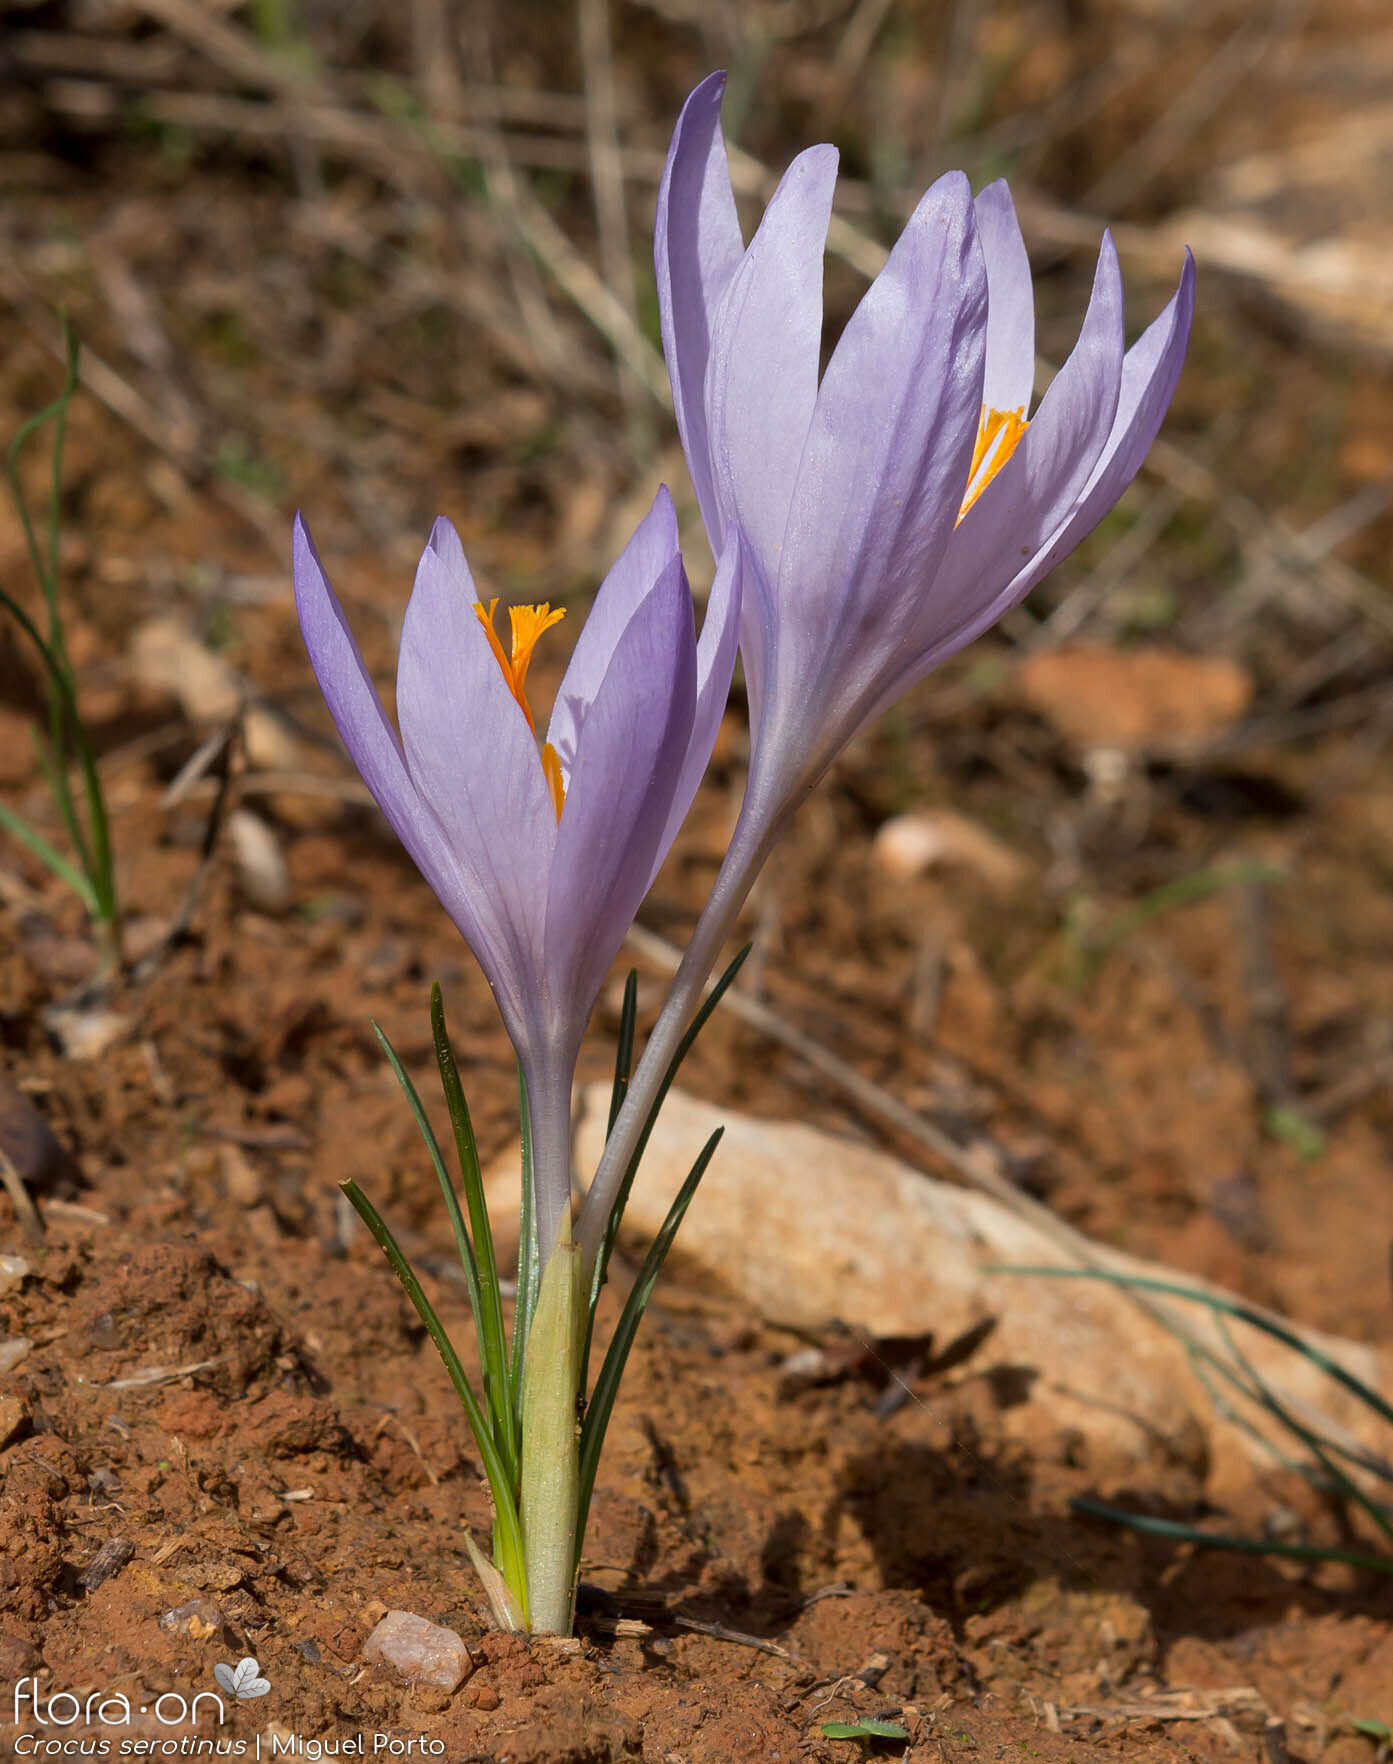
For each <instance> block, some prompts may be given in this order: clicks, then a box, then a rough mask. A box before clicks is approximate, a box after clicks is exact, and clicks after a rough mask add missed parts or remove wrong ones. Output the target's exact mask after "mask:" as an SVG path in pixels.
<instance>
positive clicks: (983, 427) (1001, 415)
mask: <svg viewBox="0 0 1393 1764" xmlns="http://www.w3.org/2000/svg"><path fill="white" fill-rule="evenodd" d="M1029 427H1030V424H1029V423H1028V422H1027V421H1026V415H1025V406H1024V405H1022V406H1021V408H1020V409H1019V410H988V409H987V407H986V405H985V404H984V405H983V406H982V415H981V419H980V420H979V422H978V424H977V445H976V446H975V447H974V448H973V449H972V465H971V467H970V468H969V470H968V474H967V494H966V495H965V496H964V497H963V502H962V507H961V508H960V509H959V510H958V519H959V520H961V519H962V518H963V516H964V515H965V514H966V513H967V511H968V509H970V508H971V507H972V505H973V503H974V502H976V500H977V498H978V497H979V496H980V495H981V494H982V492H983V491H984V490H985V489H986V487H987V485H988V484H990V483H991V481H992V479H993V478H994V477H995V476H996V474H997V473H998V472H999V471H1000V470H1001V468H1002V466H1004V465H1005V464H1006V461H1007V460H1008V459H1010V457H1011V455H1012V454H1013V453H1014V452H1015V451H1016V448H1017V447H1018V446H1019V445H1020V439H1021V436H1022V435H1024V433H1025V432H1026V430H1027V429H1028V428H1029Z"/></svg>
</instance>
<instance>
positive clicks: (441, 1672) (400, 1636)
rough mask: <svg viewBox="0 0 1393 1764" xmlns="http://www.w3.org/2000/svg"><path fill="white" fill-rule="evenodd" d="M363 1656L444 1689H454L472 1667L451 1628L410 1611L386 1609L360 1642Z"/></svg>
mask: <svg viewBox="0 0 1393 1764" xmlns="http://www.w3.org/2000/svg"><path fill="white" fill-rule="evenodd" d="M363 1658H364V1659H365V1660H367V1661H369V1662H370V1663H375V1662H381V1664H382V1665H384V1666H390V1667H392V1668H393V1670H394V1671H396V1672H397V1673H399V1674H400V1675H401V1677H403V1678H409V1679H412V1680H413V1681H415V1682H418V1683H422V1684H434V1685H438V1686H439V1687H440V1689H441V1690H443V1691H446V1692H451V1691H456V1690H458V1689H459V1687H460V1686H461V1685H462V1684H463V1683H464V1681H465V1679H466V1678H468V1677H469V1674H470V1673H471V1672H472V1671H473V1670H474V1661H473V1659H472V1657H471V1656H470V1652H469V1649H468V1648H467V1647H466V1646H465V1645H464V1642H463V1641H462V1640H461V1639H460V1637H459V1636H457V1635H456V1634H455V1632H454V1630H453V1629H444V1628H442V1627H441V1625H440V1624H438V1623H428V1622H427V1621H426V1619H425V1618H424V1617H418V1616H416V1614H415V1612H413V1611H389V1612H388V1613H387V1615H386V1616H385V1617H384V1618H383V1619H382V1621H381V1622H380V1623H379V1624H378V1625H377V1628H376V1629H374V1630H373V1632H372V1634H371V1635H370V1636H369V1637H368V1639H367V1640H366V1641H365V1642H364V1643H363Z"/></svg>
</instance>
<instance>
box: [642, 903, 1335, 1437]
mask: <svg viewBox="0 0 1393 1764" xmlns="http://www.w3.org/2000/svg"><path fill="white" fill-rule="evenodd" d="M625 941H626V943H627V944H628V946H629V948H631V949H633V950H635V951H636V952H637V953H638V954H639V955H641V956H643V957H644V959H645V960H647V961H649V962H651V963H653V965H654V966H655V967H658V968H660V969H662V970H663V971H664V972H666V973H675V972H676V970H677V967H678V965H679V963H680V962H681V959H682V955H681V951H680V950H678V949H677V948H675V947H674V945H672V944H670V943H669V942H668V941H667V939H666V938H663V937H659V936H658V935H657V934H656V933H655V932H652V931H649V930H647V929H646V928H645V927H644V926H642V925H633V926H632V927H631V928H630V930H629V934H628V937H627V938H626V939H625ZM720 1008H721V1009H723V1010H728V1011H729V1012H730V1013H731V1014H732V1016H735V1017H738V1018H739V1019H740V1020H741V1021H742V1022H744V1023H748V1024H749V1025H750V1026H751V1027H752V1028H754V1029H757V1030H759V1032H760V1033H761V1034H763V1035H767V1036H769V1037H770V1039H771V1040H773V1041H777V1042H779V1043H780V1044H781V1045H782V1046H784V1047H786V1048H788V1049H789V1051H790V1052H791V1053H793V1054H795V1055H796V1056H797V1057H798V1058H799V1059H801V1060H802V1061H803V1062H804V1064H805V1065H807V1066H809V1067H811V1069H812V1070H813V1071H814V1072H817V1073H818V1074H819V1075H820V1076H822V1077H824V1078H826V1079H828V1080H829V1081H830V1082H831V1083H832V1084H835V1085H836V1086H837V1088H838V1089H839V1090H841V1091H843V1092H844V1093H845V1094H846V1095H847V1096H849V1097H850V1098H851V1099H852V1101H853V1102H854V1103H855V1104H856V1106H857V1107H858V1108H859V1109H861V1110H863V1111H864V1112H865V1113H866V1114H868V1115H870V1116H871V1117H873V1118H875V1119H878V1120H880V1121H883V1122H884V1123H885V1124H886V1125H887V1126H889V1127H891V1128H893V1129H894V1130H895V1131H896V1132H898V1133H903V1134H904V1135H905V1136H906V1138H909V1139H912V1140H915V1141H916V1142H917V1143H918V1144H919V1145H921V1146H923V1147H924V1149H925V1150H926V1151H927V1152H929V1153H930V1154H931V1155H932V1156H933V1157H936V1158H938V1159H940V1160H941V1161H942V1162H943V1163H945V1164H947V1165H948V1166H949V1167H950V1168H951V1169H953V1170H956V1171H957V1172H958V1174H959V1175H961V1176H963V1177H965V1178H966V1179H967V1181H968V1182H969V1183H970V1184H971V1185H972V1186H973V1187H974V1188H978V1189H981V1190H982V1191H983V1192H984V1193H986V1194H987V1195H989V1196H990V1197H991V1198H992V1199H993V1200H994V1201H996V1202H998V1204H999V1205H1001V1206H1003V1207H1005V1208H1006V1209H1007V1210H1008V1211H1009V1212H1012V1213H1014V1214H1015V1215H1016V1216H1017V1217H1018V1218H1022V1219H1025V1220H1026V1221H1027V1222H1028V1223H1029V1224H1031V1225H1033V1226H1035V1228H1036V1229H1037V1230H1038V1231H1039V1232H1040V1234H1041V1235H1042V1236H1043V1237H1045V1238H1047V1239H1048V1240H1049V1241H1050V1242H1051V1243H1053V1244H1054V1245H1055V1246H1056V1247H1057V1248H1059V1249H1062V1250H1063V1251H1064V1252H1065V1253H1066V1254H1067V1255H1069V1256H1071V1257H1072V1258H1073V1259H1074V1260H1075V1261H1076V1262H1077V1263H1079V1264H1080V1265H1081V1266H1082V1267H1085V1268H1090V1269H1094V1270H1098V1271H1101V1272H1104V1273H1112V1272H1117V1262H1118V1258H1117V1257H1116V1256H1114V1255H1112V1254H1111V1253H1110V1252H1109V1251H1108V1250H1107V1249H1106V1247H1105V1246H1104V1245H1102V1244H1097V1243H1094V1242H1093V1240H1092V1239H1091V1238H1088V1237H1085V1236H1084V1235H1083V1233H1082V1232H1080V1231H1076V1230H1075V1229H1074V1228H1073V1226H1072V1225H1069V1224H1067V1223H1066V1222H1065V1221H1064V1220H1063V1219H1061V1218H1059V1217H1058V1216H1057V1215H1056V1214H1054V1213H1052V1212H1051V1211H1050V1209H1049V1208H1048V1207H1046V1206H1044V1205H1043V1204H1042V1203H1041V1202H1039V1201H1037V1200H1035V1199H1034V1198H1033V1197H1032V1196H1030V1195H1028V1194H1026V1193H1024V1192H1023V1191H1022V1190H1021V1189H1019V1188H1017V1187H1016V1185H1015V1184H1014V1183H1013V1182H1012V1181H1011V1180H1010V1179H1009V1177H1007V1176H1005V1175H1004V1174H1003V1173H1002V1167H1003V1164H1004V1162H1005V1160H1004V1158H1003V1155H1002V1153H1001V1151H1000V1150H999V1149H998V1147H997V1146H995V1145H994V1144H993V1143H992V1142H991V1141H990V1140H988V1139H986V1138H979V1139H978V1140H976V1141H975V1142H974V1144H973V1145H971V1146H970V1147H963V1146H960V1145H959V1144H958V1143H957V1141H956V1140H954V1139H951V1138H950V1137H949V1136H948V1134H946V1133H944V1132H943V1131H942V1129H941V1128H938V1127H935V1126H934V1124H933V1122H932V1121H928V1120H925V1118H924V1117H923V1116H922V1115H920V1114H918V1113H916V1112H915V1110H913V1109H911V1108H908V1107H906V1105H905V1104H904V1103H902V1102H900V1101H899V1099H898V1098H897V1097H894V1096H892V1095H891V1094H890V1093H889V1091H887V1090H884V1089H882V1087H881V1086H880V1085H879V1084H876V1083H874V1082H873V1081H872V1080H871V1079H869V1078H865V1077H863V1076H862V1075H861V1073H860V1072H858V1071H856V1069H855V1068H854V1067H853V1066H850V1065H848V1063H847V1062H846V1061H845V1060H843V1059H841V1058H839V1057H838V1056H837V1055H836V1054H834V1053H832V1052H831V1051H830V1050H829V1049H828V1048H825V1047H823V1046H822V1045H821V1043H820V1042H816V1041H814V1040H813V1039H812V1037H811V1036H809V1035H805V1034H804V1033H803V1032H802V1031H801V1030H800V1029H796V1028H794V1026H793V1025H792V1024H791V1023H786V1022H785V1021H784V1020H783V1018H782V1017H780V1016H778V1015H777V1014H776V1013H775V1012H773V1011H771V1010H770V1009H769V1007H768V1006H767V1005H764V1004H761V1003H760V1002H759V1001H758V1000H757V999H753V998H750V997H749V996H748V995H747V994H745V993H742V992H740V991H739V990H738V989H737V988H735V987H731V988H730V989H729V990H727V991H726V993H725V994H724V995H723V997H722V999H721V1004H720ZM1193 1284H1194V1286H1195V1289H1196V1290H1197V1291H1203V1290H1208V1288H1207V1285H1206V1283H1204V1282H1202V1281H1200V1280H1195V1281H1194V1282H1193ZM1116 1290H1117V1291H1119V1292H1121V1293H1122V1294H1124V1295H1125V1297H1126V1298H1127V1299H1128V1300H1129V1301H1130V1303H1132V1304H1133V1305H1135V1306H1136V1308H1137V1309H1138V1310H1140V1311H1142V1312H1144V1313H1145V1314H1146V1315H1147V1316H1149V1317H1150V1318H1151V1319H1152V1320H1153V1321H1155V1322H1158V1323H1160V1324H1161V1326H1162V1327H1163V1328H1165V1329H1167V1330H1169V1331H1170V1333H1171V1334H1172V1335H1174V1336H1175V1337H1176V1339H1177V1340H1179V1341H1181V1342H1184V1343H1185V1344H1186V1345H1187V1346H1190V1347H1192V1348H1196V1347H1199V1346H1200V1343H1199V1341H1198V1338H1197V1337H1196V1335H1195V1333H1194V1331H1193V1329H1192V1328H1191V1327H1190V1325H1189V1324H1188V1323H1187V1322H1186V1321H1185V1319H1184V1316H1183V1314H1182V1313H1181V1312H1180V1311H1179V1310H1178V1309H1176V1308H1174V1307H1173V1306H1172V1305H1171V1304H1170V1303H1168V1302H1167V1301H1165V1300H1163V1299H1158V1298H1156V1297H1154V1296H1152V1295H1151V1294H1149V1293H1146V1292H1140V1291H1138V1290H1137V1289H1136V1288H1135V1287H1132V1286H1129V1285H1127V1284H1126V1283H1125V1281H1120V1282H1119V1283H1118V1284H1117V1286H1116ZM1244 1302H1245V1304H1248V1306H1249V1308H1250V1309H1251V1310H1252V1311H1254V1312H1255V1313H1256V1314H1258V1315H1260V1316H1263V1317H1266V1318H1269V1319H1271V1320H1272V1321H1274V1322H1280V1323H1281V1324H1282V1326H1283V1327H1284V1328H1291V1327H1293V1325H1291V1324H1290V1323H1289V1322H1288V1321H1287V1320H1286V1319H1285V1318H1278V1317H1277V1316H1276V1313H1274V1312H1270V1311H1268V1310H1266V1309H1265V1308H1264V1307H1262V1306H1261V1305H1258V1304H1255V1303H1252V1302H1251V1301H1248V1300H1246V1299H1245V1301H1244ZM1298 1333H1300V1331H1298ZM1206 1351H1207V1350H1206ZM1282 1401H1283V1403H1284V1405H1285V1406H1286V1407H1287V1408H1288V1409H1289V1410H1291V1411H1292V1412H1293V1413H1296V1414H1298V1415H1300V1416H1301V1417H1302V1419H1303V1420H1305V1421H1306V1422H1307V1424H1308V1425H1310V1426H1312V1427H1314V1428H1317V1429H1319V1430H1320V1431H1322V1432H1323V1433H1324V1434H1325V1436H1326V1437H1327V1438H1329V1439H1333V1440H1336V1441H1339V1442H1342V1443H1344V1444H1345V1445H1347V1446H1349V1445H1357V1443H1358V1442H1357V1441H1355V1440H1353V1438H1352V1436H1351V1435H1350V1433H1349V1430H1348V1429H1347V1428H1345V1427H1344V1426H1342V1425H1341V1424H1340V1423H1339V1422H1337V1421H1335V1420H1334V1419H1333V1418H1332V1417H1330V1416H1328V1415H1324V1414H1322V1413H1320V1412H1319V1411H1316V1410H1314V1409H1312V1408H1311V1406H1310V1405H1308V1404H1307V1403H1305V1402H1304V1401H1302V1400H1300V1399H1297V1398H1294V1397H1292V1396H1290V1395H1286V1394H1283V1396H1282Z"/></svg>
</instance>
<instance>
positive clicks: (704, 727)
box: [644, 527, 743, 893]
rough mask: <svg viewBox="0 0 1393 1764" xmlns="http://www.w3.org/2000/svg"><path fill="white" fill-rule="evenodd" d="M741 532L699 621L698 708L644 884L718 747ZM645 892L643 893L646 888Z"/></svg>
mask: <svg viewBox="0 0 1393 1764" xmlns="http://www.w3.org/2000/svg"><path fill="white" fill-rule="evenodd" d="M741 561H742V560H741V545H740V529H739V528H738V527H732V528H731V530H730V534H729V536H728V538H727V540H726V547H725V550H724V551H723V552H722V553H721V558H720V562H719V563H718V564H717V565H716V579H715V581H714V582H712V584H711V592H710V594H709V595H708V596H707V600H706V617H705V618H704V619H703V620H702V625H701V639H700V641H699V642H698V644H697V651H696V709H695V712H694V714H693V717H692V732H691V736H690V738H689V740H688V742H687V753H686V757H685V758H684V759H683V761H682V770H681V772H680V773H679V774H678V778H677V785H676V788H675V789H674V790H673V793H672V807H671V808H670V809H669V811H668V818H667V825H666V826H665V827H664V829H663V836H662V838H661V839H660V840H659V841H658V850H657V854H656V855H655V857H654V859H653V869H652V873H651V874H650V876H649V878H648V886H649V887H650V888H651V887H652V885H653V878H654V877H655V876H656V875H657V874H658V871H659V870H660V869H661V868H662V864H663V859H664V858H665V857H666V856H667V854H668V852H669V851H670V850H671V848H672V842H673V840H674V839H676V837H677V835H678V832H679V830H680V829H681V826H682V823H683V821H685V820H686V818H687V810H688V809H689V808H690V807H691V806H692V801H693V798H694V797H695V796H696V793H697V788H698V786H699V785H700V783H701V780H702V778H703V776H704V775H705V772H706V767H707V765H708V763H709V762H710V759H711V750H712V748H713V747H714V746H715V745H716V733H717V731H718V730H719V728H720V726H721V717H722V716H723V715H724V713H725V708H726V700H727V698H728V697H729V696H730V680H731V675H732V674H733V673H734V672H735V653H736V650H737V648H738V647H739V642H740V598H741V590H742V588H743V580H742V577H743V571H742V569H741ZM644 892H645V893H646V892H647V889H645V890H644Z"/></svg>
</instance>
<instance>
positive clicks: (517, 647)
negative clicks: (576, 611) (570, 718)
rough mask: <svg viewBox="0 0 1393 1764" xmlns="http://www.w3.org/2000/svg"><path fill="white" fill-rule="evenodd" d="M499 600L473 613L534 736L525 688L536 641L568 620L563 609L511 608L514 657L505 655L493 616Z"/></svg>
mask: <svg viewBox="0 0 1393 1764" xmlns="http://www.w3.org/2000/svg"><path fill="white" fill-rule="evenodd" d="M497 606H498V601H497V598H495V599H493V600H491V601H490V602H489V603H488V605H487V606H485V605H484V604H483V602H482V601H475V603H474V611H475V612H476V613H477V614H478V618H479V623H480V624H481V625H482V626H483V627H484V631H485V633H486V634H487V636H488V640H489V648H490V649H492V651H493V654H494V659H495V661H497V663H498V665H499V667H500V668H502V670H503V678H504V679H505V680H506V681H507V682H508V690H509V692H511V693H512V695H513V697H514V698H515V699H517V701H518V703H519V704H520V705H521V706H522V714H523V716H525V717H526V718H527V726H528V728H529V729H530V730H531V731H532V733H533V734H534V735H535V734H536V733H537V725H536V723H534V722H533V720H532V707H531V706H530V705H529V704H528V702H527V693H526V692H525V691H524V689H523V688H524V684H525V682H526V680H527V670H528V668H529V667H530V666H531V665H532V651H533V650H534V649H535V648H536V647H537V639H538V638H539V637H540V636H541V635H542V632H543V631H549V630H550V629H551V627H552V626H553V625H559V624H560V623H561V621H562V619H564V618H565V616H566V610H565V608H564V607H557V608H556V610H555V611H554V612H553V611H552V609H551V607H550V606H549V605H548V604H547V603H546V601H543V602H542V604H541V605H540V606H510V607H509V608H508V624H509V627H510V629H511V632H512V653H511V654H508V655H505V654H504V652H503V645H502V643H501V642H500V641H499V638H498V633H497V631H495V630H494V628H493V615H494V612H495V610H496V609H497Z"/></svg>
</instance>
